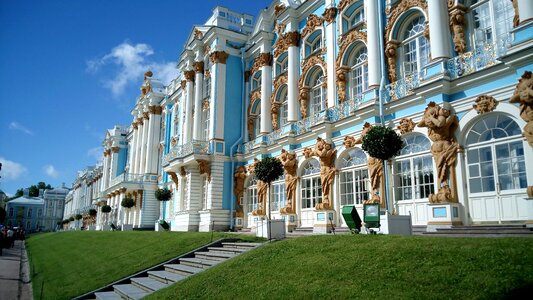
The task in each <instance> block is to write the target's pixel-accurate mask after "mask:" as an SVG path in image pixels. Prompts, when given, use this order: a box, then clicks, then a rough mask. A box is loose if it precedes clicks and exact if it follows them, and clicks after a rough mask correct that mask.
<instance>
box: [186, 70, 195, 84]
mask: <svg viewBox="0 0 533 300" xmlns="http://www.w3.org/2000/svg"><path fill="white" fill-rule="evenodd" d="M194 74H195V73H194V70H188V71H185V72H183V75H185V80H187V81H190V82H194Z"/></svg>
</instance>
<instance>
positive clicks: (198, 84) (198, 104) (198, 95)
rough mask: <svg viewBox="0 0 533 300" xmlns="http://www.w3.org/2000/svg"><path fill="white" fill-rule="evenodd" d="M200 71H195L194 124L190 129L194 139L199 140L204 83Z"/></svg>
mask: <svg viewBox="0 0 533 300" xmlns="http://www.w3.org/2000/svg"><path fill="white" fill-rule="evenodd" d="M202 69H203V68H202ZM202 72H203V70H202ZM202 72H196V74H195V95H194V124H193V131H192V138H193V139H194V140H199V139H200V138H201V137H202V91H203V83H204V74H203V73H202Z"/></svg>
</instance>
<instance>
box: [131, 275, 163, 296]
mask: <svg viewBox="0 0 533 300" xmlns="http://www.w3.org/2000/svg"><path fill="white" fill-rule="evenodd" d="M130 280H131V284H133V285H134V286H136V287H138V288H141V289H143V290H145V291H146V292H148V293H152V292H155V291H157V290H160V289H164V288H166V287H167V286H168V285H169V284H168V283H163V282H161V281H159V280H156V279H153V278H150V277H137V278H131V279H130Z"/></svg>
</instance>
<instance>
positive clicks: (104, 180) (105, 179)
mask: <svg viewBox="0 0 533 300" xmlns="http://www.w3.org/2000/svg"><path fill="white" fill-rule="evenodd" d="M107 157H108V154H107V149H104V161H103V164H102V165H103V166H102V184H101V187H100V189H101V190H102V191H103V190H105V189H106V185H105V183H106V182H107Z"/></svg>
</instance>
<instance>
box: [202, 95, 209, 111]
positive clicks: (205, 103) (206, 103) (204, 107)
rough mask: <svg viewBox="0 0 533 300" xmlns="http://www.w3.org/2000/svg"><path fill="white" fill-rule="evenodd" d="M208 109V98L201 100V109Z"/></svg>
mask: <svg viewBox="0 0 533 300" xmlns="http://www.w3.org/2000/svg"><path fill="white" fill-rule="evenodd" d="M208 109H209V98H206V99H204V101H202V110H208Z"/></svg>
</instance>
